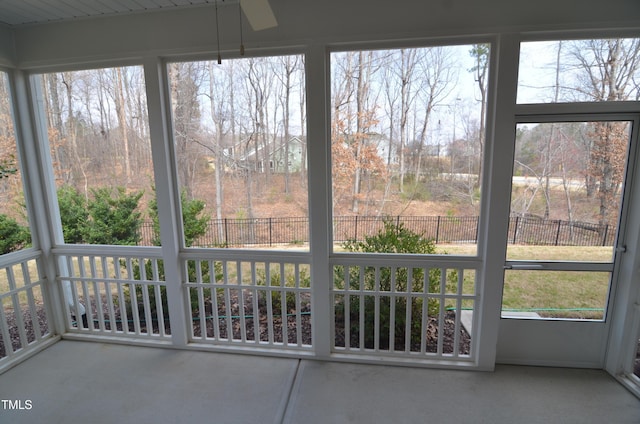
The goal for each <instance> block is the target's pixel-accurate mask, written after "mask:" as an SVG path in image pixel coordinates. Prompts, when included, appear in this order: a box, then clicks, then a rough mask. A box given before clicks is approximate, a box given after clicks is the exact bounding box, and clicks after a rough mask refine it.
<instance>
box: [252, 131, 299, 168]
mask: <svg viewBox="0 0 640 424" xmlns="http://www.w3.org/2000/svg"><path fill="white" fill-rule="evenodd" d="M247 144H248V143H247V142H246V141H245V142H244V145H245V146H246V145H247ZM245 149H246V148H245ZM287 153H288V158H287ZM240 160H241V162H242V163H244V164H245V167H250V168H251V169H253V170H255V171H257V172H265V171H266V170H267V166H268V167H269V168H268V169H269V170H270V171H271V172H273V173H284V172H286V171H287V164H288V171H289V172H300V171H302V170H304V169H305V168H306V163H307V143H306V140H303V138H301V137H297V136H295V137H291V138H289V140H288V141H287V142H285V141H284V140H283V139H282V138H279V139H276V140H271V141H270V142H269V143H268V144H267V146H266V147H265V145H264V144H260V145H259V146H258V147H257V148H255V147H254V148H248V149H246V151H245V154H244V155H242V157H241V158H240Z"/></svg>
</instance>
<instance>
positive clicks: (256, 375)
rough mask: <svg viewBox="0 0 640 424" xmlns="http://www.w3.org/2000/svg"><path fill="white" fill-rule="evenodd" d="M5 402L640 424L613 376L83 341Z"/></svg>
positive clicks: (33, 415)
mask: <svg viewBox="0 0 640 424" xmlns="http://www.w3.org/2000/svg"><path fill="white" fill-rule="evenodd" d="M0 398H1V399H5V400H6V399H9V400H13V401H14V406H15V405H16V404H15V401H16V400H20V401H21V405H22V407H23V408H24V409H22V410H12V411H9V410H8V408H7V407H6V405H5V407H4V408H3V404H0V423H12V424H19V423H28V424H34V423H47V424H49V423H51V424H53V423H64V424H69V423H90V424H100V423H108V424H116V423H117V424H126V423H136V424H145V423H149V424H151V423H180V424H190V423H222V424H226V423H230V424H235V423H252V424H253V423H294V424H297V423H304V424H313V423H322V424H333V423H394V424H395V423H456V424H457V423H474V424H475V423H491V424H500V423H509V424H513V423H518V424H519V423H545V424H548V423H563V424H564V423H581V424H585V423H616V424H622V423H640V400H639V399H637V398H636V397H634V396H633V395H632V394H630V393H629V392H628V391H626V390H625V389H624V388H623V387H622V386H620V385H619V384H618V383H617V382H616V381H615V380H614V379H613V378H611V377H610V376H609V375H608V374H607V373H605V372H604V371H597V370H576V369H557V368H556V369H554V368H534V367H518V366H498V367H497V369H496V371H495V372H493V373H486V372H474V371H447V370H432V369H417V368H402V367H388V366H380V365H355V364H344V363H329V362H320V361H312V360H296V359H282V358H268V357H258V356H249V355H232V354H218V353H207V352H193V351H180V350H169V349H154V348H144V347H130V346H122V345H113V344H104V343H89V342H76V341H61V342H59V343H56V344H55V345H53V346H52V347H50V348H48V349H47V350H45V351H44V352H41V353H39V354H37V355H36V356H34V357H33V358H31V359H29V360H27V361H26V362H24V363H22V364H20V365H18V366H17V367H15V368H13V369H11V370H9V371H7V372H6V373H5V374H3V375H1V376H0ZM26 401H30V402H28V403H27V402H26ZM29 404H30V405H31V407H30V408H27V407H26V406H27V405H29Z"/></svg>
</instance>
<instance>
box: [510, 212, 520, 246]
mask: <svg viewBox="0 0 640 424" xmlns="http://www.w3.org/2000/svg"><path fill="white" fill-rule="evenodd" d="M519 218H520V217H518V216H516V222H515V223H514V225H513V242H512V243H513V244H516V237H517V236H518V219H519Z"/></svg>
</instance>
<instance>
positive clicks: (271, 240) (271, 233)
mask: <svg viewBox="0 0 640 424" xmlns="http://www.w3.org/2000/svg"><path fill="white" fill-rule="evenodd" d="M272 219H273V218H271V217H269V246H272V245H273V227H272V224H273V223H272Z"/></svg>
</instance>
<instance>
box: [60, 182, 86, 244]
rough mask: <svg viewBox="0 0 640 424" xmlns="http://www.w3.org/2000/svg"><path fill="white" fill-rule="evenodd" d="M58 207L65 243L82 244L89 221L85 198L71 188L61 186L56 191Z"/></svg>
mask: <svg viewBox="0 0 640 424" xmlns="http://www.w3.org/2000/svg"><path fill="white" fill-rule="evenodd" d="M58 206H59V208H60V220H61V221H62V234H63V236H64V241H65V243H72V244H78V243H84V236H85V234H86V233H87V231H88V229H87V225H88V224H87V222H88V220H89V211H88V210H87V200H86V199H85V197H84V196H82V195H81V194H80V193H78V190H76V189H75V188H73V187H71V186H62V187H60V188H59V189H58Z"/></svg>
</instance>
